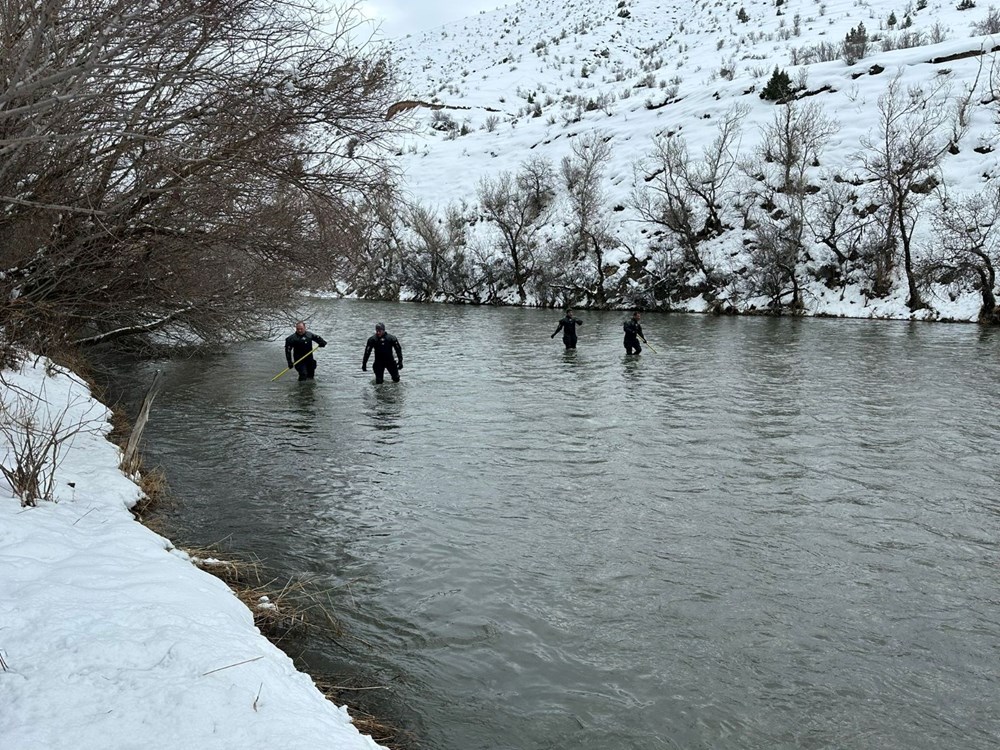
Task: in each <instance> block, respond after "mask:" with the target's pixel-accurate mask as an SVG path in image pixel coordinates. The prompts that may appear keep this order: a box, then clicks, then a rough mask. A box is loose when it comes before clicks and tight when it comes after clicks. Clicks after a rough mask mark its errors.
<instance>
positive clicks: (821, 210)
mask: <svg viewBox="0 0 1000 750" xmlns="http://www.w3.org/2000/svg"><path fill="white" fill-rule="evenodd" d="M859 204H860V195H859V192H858V189H857V187H856V186H854V185H851V184H850V183H847V182H843V181H837V180H830V181H829V183H828V184H827V185H826V186H825V187H824V189H823V190H822V191H820V192H819V193H817V194H816V196H815V198H814V199H813V200H812V201H811V206H812V208H811V210H810V211H809V212H808V213H807V217H806V218H807V220H808V222H809V229H810V230H811V232H812V234H813V237H814V238H815V241H816V242H819V243H820V244H821V245H823V246H824V247H826V248H827V249H828V250H829V251H830V252H831V253H832V254H833V256H834V258H836V263H837V266H836V270H835V272H833V273H832V274H831V277H832V278H830V279H829V281H837V282H839V283H840V284H841V285H842V286H843V285H845V284H846V283H847V281H848V276H849V273H850V268H851V266H852V264H854V263H856V262H857V261H858V260H859V258H861V257H862V256H863V255H870V251H869V247H870V245H871V244H872V243H873V242H877V241H878V232H877V231H876V226H875V225H876V218H875V216H874V215H873V214H874V212H875V211H876V210H877V207H876V206H871V205H869V206H864V205H859ZM865 270H868V269H865Z"/></svg>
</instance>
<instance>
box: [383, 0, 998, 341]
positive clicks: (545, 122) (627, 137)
mask: <svg viewBox="0 0 1000 750" xmlns="http://www.w3.org/2000/svg"><path fill="white" fill-rule="evenodd" d="M966 1H967V2H968V0H966ZM959 4H960V0H927V2H924V1H923V0H919V1H916V0H909V1H908V2H890V1H888V0H828V1H821V0H784V1H783V2H782V1H780V0H779V2H777V3H776V2H775V0H745V1H744V0H730V1H725V2H723V1H720V2H714V1H713V2H708V1H707V0H706V1H705V2H700V3H680V2H671V1H668V0H606V1H604V2H593V1H592V0H552V1H551V2H545V3H539V2H536V1H535V0H521V1H520V2H514V3H510V4H508V5H506V6H505V7H502V8H500V9H498V10H496V11H491V12H483V13H480V14H479V15H476V16H472V17H469V18H467V19H465V20H464V21H460V22H456V23H452V24H448V25H446V26H444V27H442V28H439V29H434V30H431V31H426V32H422V33H417V34H411V35H408V36H406V37H405V38H403V39H399V40H397V41H396V43H395V44H394V48H393V50H394V56H395V58H396V59H397V61H398V63H399V65H400V67H401V69H402V71H403V73H404V76H403V78H404V84H403V87H402V92H401V96H402V98H404V99H415V100H422V101H425V102H431V103H434V104H441V105H444V106H445V107H446V109H444V110H440V111H436V112H435V111H431V110H428V109H423V108H421V109H414V110H410V111H409V112H408V113H407V114H406V115H403V116H404V117H407V118H408V122H409V123H410V124H411V125H413V126H415V132H413V133H411V134H409V135H407V136H405V137H403V138H401V139H400V141H399V143H398V146H397V149H396V150H397V153H398V158H397V164H398V166H399V169H400V170H401V173H402V187H403V191H404V195H405V196H406V197H407V199H408V200H410V201H413V202H417V203H420V204H422V205H423V206H425V207H428V208H430V209H433V210H435V211H437V212H438V214H439V216H440V215H443V212H444V209H445V208H446V207H447V206H449V205H453V206H460V207H462V210H463V214H464V215H465V216H466V217H469V218H470V219H476V218H481V216H480V214H481V212H480V211H479V210H478V207H477V199H476V188H477V185H478V184H479V182H480V180H482V179H483V178H484V177H485V178H489V179H495V178H496V177H497V176H498V175H499V174H500V173H501V172H508V173H514V172H516V171H517V170H518V168H519V167H520V165H521V164H522V163H524V162H525V160H527V159H528V158H534V157H542V158H544V159H546V160H548V161H549V162H550V163H551V164H553V165H554V166H555V167H556V168H557V169H558V166H559V163H560V160H561V159H563V158H564V157H566V156H568V155H570V149H571V146H572V144H573V142H574V139H578V138H579V137H581V136H583V135H586V134H587V133H590V132H599V133H601V134H603V135H605V136H607V137H609V138H610V141H609V143H610V145H611V148H612V156H611V159H610V161H609V163H608V165H607V169H606V174H605V180H604V191H605V195H606V200H605V201H604V204H605V208H606V209H608V208H611V207H614V206H617V207H619V210H616V211H615V212H612V213H610V217H611V223H612V229H613V233H614V236H615V237H616V239H617V240H618V242H619V247H630V248H634V249H636V251H637V254H638V255H639V256H640V257H646V256H647V255H650V256H652V255H653V254H655V253H656V252H657V250H656V249H655V247H654V244H655V243H653V242H652V241H651V238H650V233H651V231H652V230H653V229H655V227H653V226H651V225H650V223H649V222H646V221H643V220H642V219H641V217H640V216H639V214H638V213H637V211H636V210H635V208H634V207H633V205H632V202H631V200H630V196H631V193H632V191H633V189H634V188H635V187H637V186H641V185H642V179H641V176H642V175H643V174H644V169H643V166H644V161H648V160H647V157H648V155H649V154H650V152H651V150H652V145H653V137H654V136H655V135H658V134H662V133H666V132H673V133H677V134H678V135H679V136H680V137H682V138H683V139H684V140H685V142H686V144H687V146H688V151H689V153H690V155H691V156H692V158H693V159H698V158H700V156H701V154H702V153H703V150H704V149H705V148H706V147H708V146H709V145H710V144H711V142H712V141H713V139H714V138H715V137H716V133H717V129H716V126H717V124H718V123H719V122H720V121H721V120H722V118H723V116H724V115H725V114H726V113H727V112H729V111H731V110H732V109H733V108H734V107H742V108H745V109H746V111H747V114H746V117H745V119H744V120H743V123H742V127H741V136H740V139H739V143H738V152H739V157H740V159H742V160H746V159H747V158H749V157H752V156H753V155H754V151H755V149H756V148H757V147H758V146H759V145H760V143H761V138H762V128H763V127H765V126H767V125H769V124H771V123H772V121H773V118H774V115H775V112H776V110H777V108H778V107H777V105H775V104H774V103H773V102H769V101H764V100H762V99H761V98H760V96H759V93H760V91H761V90H762V89H763V88H764V86H765V85H766V83H767V81H768V79H769V78H770V76H771V75H772V73H773V71H774V70H775V68H776V67H778V68H780V69H782V70H784V71H785V72H787V73H788V74H789V76H790V78H791V80H792V82H793V83H799V84H802V85H803V86H804V88H805V90H807V91H809V92H816V93H815V94H814V95H811V96H808V97H805V98H804V99H802V100H800V103H801V104H803V105H805V104H810V105H812V104H815V105H818V106H819V107H821V108H822V111H823V113H824V115H825V116H827V117H828V118H830V119H832V120H834V121H835V122H836V123H837V126H838V130H837V132H836V133H835V134H834V135H833V137H832V138H831V139H830V140H829V142H828V143H827V144H826V145H825V147H824V148H823V150H822V154H821V159H820V162H821V163H820V166H818V167H816V168H814V169H813V170H812V171H811V173H810V176H809V179H810V180H811V181H812V182H814V183H815V184H818V185H820V186H825V185H827V184H829V181H830V180H831V179H832V177H833V175H840V176H847V177H854V176H857V174H858V172H859V168H860V164H861V155H862V153H863V152H864V151H865V146H864V139H865V138H866V137H869V138H870V137H872V135H873V134H874V133H875V130H874V129H875V128H877V126H878V114H879V113H878V109H877V107H878V99H879V97H880V96H882V95H883V94H884V93H885V92H886V88H887V86H888V85H889V83H890V82H891V81H892V80H893V79H894V78H896V77H897V76H898V77H899V79H900V84H899V90H900V91H901V92H907V91H909V90H911V89H922V90H924V91H931V90H935V89H940V90H939V91H938V96H939V97H940V98H941V100H943V101H945V102H946V103H947V104H946V106H948V107H949V108H951V109H952V110H953V111H954V110H955V108H957V107H958V106H959V105H960V102H962V101H965V100H967V105H966V120H967V129H966V130H965V131H964V132H962V133H961V134H960V136H959V137H958V138H957V145H958V149H959V152H958V153H957V154H948V155H946V156H945V157H944V160H943V162H942V165H941V169H940V177H941V179H942V182H943V185H944V186H946V188H947V191H948V193H949V194H950V195H951V196H956V197H960V196H962V195H967V194H969V193H975V192H979V191H982V190H983V189H984V188H985V187H987V186H995V185H996V184H997V180H998V178H1000V170H998V169H997V166H998V165H997V159H998V154H1000V150H996V149H997V148H998V141H1000V127H998V122H1000V105H998V101H1000V97H997V95H996V92H997V91H998V90H1000V73H998V71H1000V56H998V54H997V53H996V52H994V51H993V50H994V48H995V47H997V46H998V45H1000V33H998V34H997V35H996V36H995V37H994V36H992V35H983V34H982V33H981V32H982V30H983V29H984V28H994V27H995V28H996V29H997V30H998V31H1000V12H998V11H997V9H996V8H994V7H993V6H992V5H988V4H986V3H979V4H973V7H971V8H967V9H965V10H958V6H959ZM921 5H923V7H921ZM741 9H742V10H744V11H745V13H746V15H747V16H748V18H749V20H748V21H746V22H740V20H739V19H738V13H739V11H740V10H741ZM893 15H894V16H895V20H896V23H895V24H894V25H890V16H893ZM907 22H908V23H909V25H908V26H906V27H904V24H906V23H907ZM862 23H863V24H864V25H865V28H866V30H867V34H868V37H869V40H870V41H869V51H868V53H867V54H866V55H865V57H863V58H862V59H859V60H858V61H857V62H855V63H854V64H852V65H848V64H847V62H845V60H844V59H843V56H842V55H841V54H840V53H839V52H838V53H837V54H835V55H833V57H834V58H835V59H827V61H822V62H821V61H812V62H808V64H805V63H803V60H807V59H814V58H815V57H816V55H815V50H816V49H817V48H818V47H819V46H820V45H828V46H829V47H835V48H836V49H837V50H839V49H840V47H841V44H842V42H843V41H844V38H845V36H846V34H847V33H848V32H849V31H851V30H852V29H854V28H855V27H857V26H858V24H862ZM903 45H913V46H908V47H904V48H901V49H894V48H893V47H899V46H903ZM883 47H885V48H887V51H883ZM980 51H983V52H985V54H977V55H974V56H970V57H965V58H963V59H956V60H950V61H947V62H933V61H934V60H937V59H938V58H942V57H947V56H950V55H959V54H963V53H971V52H980ZM810 55H811V56H812V57H810ZM827 57H829V55H827ZM878 68H881V69H882V72H879V73H875V72H873V70H877V69H878ZM588 101H589V102H600V106H593V107H592V108H589V109H588V107H587V106H584V105H585V104H586V102H588ZM664 102H669V103H667V104H665V105H664V106H658V105H661V104H663V103H664ZM536 105H540V108H541V114H540V116H534V112H532V110H533V108H534V107H535V106H536ZM443 115H447V116H448V117H450V118H452V119H453V120H454V121H455V122H456V123H457V124H459V125H464V126H465V130H466V132H465V134H457V132H458V131H451V132H443V131H442V130H440V129H434V128H432V127H431V123H432V122H433V121H434V119H435V118H441V117H442V116H443ZM488 121H489V127H487V122H488ZM950 136H951V133H950V132H949V133H944V132H942V133H940V137H941V138H942V139H944V142H947V139H948V138H949V137H950ZM976 149H979V150H976ZM646 166H648V164H647V165H646ZM645 173H646V174H648V171H645ZM637 175H639V177H637ZM731 188H732V190H731V192H730V193H729V195H728V196H727V203H729V204H730V207H731V204H732V202H733V198H734V196H736V195H738V194H739V193H740V191H741V189H742V188H741V187H740V186H739V185H738V181H733V184H732V185H731ZM927 198H928V200H927V201H926V206H927V207H928V210H926V211H923V212H922V215H921V216H920V218H919V222H918V227H917V233H916V235H915V238H914V239H915V254H916V255H917V257H919V256H920V254H921V253H922V252H923V250H924V249H925V248H927V247H929V246H931V245H933V244H934V242H935V239H934V236H933V233H932V230H931V227H930V226H929V221H928V220H927V214H928V213H929V207H930V205H931V204H932V203H933V197H932V196H928V197H927ZM567 216H568V209H567V208H566V207H565V206H564V207H562V208H561V209H560V210H559V211H557V213H556V217H555V220H554V222H553V224H552V225H551V226H549V227H547V228H546V230H545V231H544V232H543V233H542V236H543V245H544V244H545V243H547V242H551V241H552V240H553V239H554V238H557V237H558V235H559V232H560V231H561V229H562V228H561V223H562V221H563V220H565V219H566V218H567ZM727 220H728V221H729V223H730V224H732V225H735V226H737V227H738V226H739V224H740V222H739V220H738V218H737V217H736V216H734V214H733V213H730V214H729V215H728V217H727ZM746 236H747V234H746V233H745V232H742V231H739V229H738V228H737V230H736V231H729V232H727V233H726V235H724V236H723V237H721V238H718V240H717V241H714V242H713V243H710V244H711V245H712V246H711V247H708V248H706V252H707V254H708V255H709V257H710V260H711V262H712V264H713V265H715V266H716V267H717V268H727V267H735V268H738V267H740V266H741V265H745V256H744V255H743V254H742V252H743V241H744V239H745V238H746ZM470 245H472V246H478V247H481V248H482V247H490V246H493V245H496V237H495V230H494V229H493V227H492V226H491V223H490V222H487V221H478V222H476V225H475V227H474V228H473V230H472V232H471V238H470ZM809 253H810V255H812V256H813V258H814V260H815V263H817V264H819V263H822V262H824V260H827V259H829V258H832V255H831V254H830V252H829V251H828V250H825V249H824V248H823V247H822V245H821V244H820V243H818V242H817V243H815V245H814V246H812V247H810V248H809ZM607 261H608V262H609V263H615V262H616V260H615V258H614V257H613V256H610V255H609V257H608V258H607ZM620 270H621V272H624V268H622V269H620ZM807 275H808V274H805V273H803V277H806V276H807ZM896 283H897V285H900V284H902V285H903V286H904V287H905V282H904V281H903V279H902V278H901V273H900V274H899V275H898V276H897V279H896ZM838 291H839V290H838ZM904 292H905V289H904ZM901 294H902V296H901V298H899V299H895V298H891V299H881V300H879V299H873V300H869V299H865V298H864V297H863V295H862V294H861V292H860V291H859V290H858V289H857V288H853V289H850V288H849V289H847V290H845V293H844V295H843V299H841V298H840V295H839V294H836V295H834V294H833V293H831V291H830V290H829V289H828V288H827V287H826V286H824V285H823V284H822V283H820V282H811V283H810V284H809V287H808V288H807V289H806V290H805V303H806V307H807V311H808V312H811V313H815V314H822V315H842V316H848V317H892V318H910V317H915V318H918V319H928V320H934V319H950V320H964V321H971V320H975V319H976V317H977V313H978V310H979V306H980V302H981V300H980V299H979V298H978V296H977V295H975V294H969V293H958V294H956V293H955V291H954V290H953V289H937V290H934V291H933V292H932V293H931V294H930V295H929V299H928V300H927V301H929V302H930V303H931V309H929V310H920V311H918V312H917V313H916V314H915V315H911V313H910V311H909V309H908V308H907V306H906V304H905V302H906V299H905V298H906V295H905V293H901ZM953 297H954V298H953ZM511 301H514V300H513V299H512V300H511ZM529 302H530V300H529ZM753 302H754V301H753V300H743V303H744V304H743V305H739V307H740V309H745V308H746V307H748V306H750V305H751V304H752V303H753ZM758 302H763V301H762V300H758ZM703 307H704V301H703V300H701V301H699V300H698V299H694V300H691V301H690V303H689V304H688V305H687V306H686V307H683V306H681V307H675V308H674V309H688V310H691V311H699V310H701V309H702V308H703Z"/></svg>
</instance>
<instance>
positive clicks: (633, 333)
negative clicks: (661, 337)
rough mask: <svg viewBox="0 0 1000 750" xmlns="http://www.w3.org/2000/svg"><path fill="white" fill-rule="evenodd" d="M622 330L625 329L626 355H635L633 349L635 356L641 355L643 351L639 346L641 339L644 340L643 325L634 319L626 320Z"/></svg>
mask: <svg viewBox="0 0 1000 750" xmlns="http://www.w3.org/2000/svg"><path fill="white" fill-rule="evenodd" d="M622 328H624V329H625V341H624V343H625V353H626V354H633V351H632V350H633V349H634V350H635V352H634V353H635V354H639V353H640V352H641V351H642V347H641V346H639V339H643V340H645V339H644V338H643V335H642V323H640V322H639V321H638V320H636V319H635V318H634V317H633V318H631V319H629V320H626V321H625V322H624V323H623V324H622Z"/></svg>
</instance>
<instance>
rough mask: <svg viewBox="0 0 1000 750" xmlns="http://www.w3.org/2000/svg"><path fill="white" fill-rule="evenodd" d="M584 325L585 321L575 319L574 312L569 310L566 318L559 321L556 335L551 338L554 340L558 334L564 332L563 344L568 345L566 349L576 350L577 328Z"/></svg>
mask: <svg viewBox="0 0 1000 750" xmlns="http://www.w3.org/2000/svg"><path fill="white" fill-rule="evenodd" d="M582 325H583V321H582V320H577V319H576V318H574V317H573V311H572V310H570V309H569V308H567V309H566V317H565V318H563V319H562V320H560V321H559V325H558V326H557V327H556V330H555V333H553V334H552V335H551V336H549V338H550V339H554V338H555V337H556V333H559V331H562V332H563V344H565V345H566V348H567V349H576V327H577V326H582Z"/></svg>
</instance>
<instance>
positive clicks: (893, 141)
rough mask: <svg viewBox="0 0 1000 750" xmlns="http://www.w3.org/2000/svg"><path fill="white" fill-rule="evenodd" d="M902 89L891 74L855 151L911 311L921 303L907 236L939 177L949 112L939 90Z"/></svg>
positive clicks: (911, 243)
mask: <svg viewBox="0 0 1000 750" xmlns="http://www.w3.org/2000/svg"><path fill="white" fill-rule="evenodd" d="M943 87H944V84H943V83H940V84H938V85H937V87H935V88H932V89H930V90H926V91H925V90H922V89H918V88H911V89H909V90H908V91H905V92H904V91H902V88H901V83H900V76H899V75H897V76H896V77H895V78H893V80H892V81H890V83H889V85H888V86H887V87H886V91H885V93H884V94H883V95H882V96H880V97H879V99H878V115H879V122H878V125H877V127H876V128H875V129H873V131H872V132H871V133H870V134H869V135H867V136H865V137H864V138H862V145H863V146H864V150H863V151H862V152H860V153H859V154H858V157H859V161H860V163H861V165H862V168H863V170H864V171H865V172H866V173H867V174H868V175H869V177H870V178H871V180H872V182H873V189H874V193H875V199H876V202H877V203H879V204H880V205H882V206H884V207H885V211H884V213H882V214H880V216H882V217H883V219H884V229H885V238H886V244H885V247H886V250H887V251H891V249H892V248H899V249H900V250H901V251H902V258H903V267H904V270H905V272H906V279H907V287H908V292H909V296H908V300H907V304H908V306H909V308H910V310H911V311H913V310H918V309H920V308H922V307H925V306H926V305H925V303H924V302H923V300H922V298H921V296H920V292H919V289H918V287H917V283H916V277H915V275H914V262H913V261H914V247H913V236H914V233H915V231H916V227H917V224H918V222H919V221H920V216H921V214H920V210H919V207H920V204H921V203H922V201H923V198H924V196H925V195H926V194H927V193H928V192H929V191H930V189H932V188H933V186H935V185H937V184H939V183H940V178H939V176H938V172H939V165H940V163H941V159H942V158H943V156H944V154H945V153H946V152H947V150H948V147H949V142H948V138H947V135H948V134H949V133H950V132H951V129H950V128H949V127H948V125H949V120H950V119H951V117H952V116H953V115H952V113H951V112H950V111H949V108H948V103H947V99H946V98H945V96H944V95H943V94H944V91H943Z"/></svg>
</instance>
